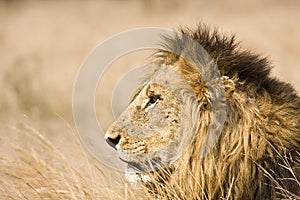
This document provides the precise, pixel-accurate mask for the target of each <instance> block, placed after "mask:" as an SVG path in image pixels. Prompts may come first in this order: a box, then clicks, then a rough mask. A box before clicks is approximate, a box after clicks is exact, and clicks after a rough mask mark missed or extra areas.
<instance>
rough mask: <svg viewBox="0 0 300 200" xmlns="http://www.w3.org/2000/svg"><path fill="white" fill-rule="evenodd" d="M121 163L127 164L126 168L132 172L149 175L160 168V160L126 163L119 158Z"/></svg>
mask: <svg viewBox="0 0 300 200" xmlns="http://www.w3.org/2000/svg"><path fill="white" fill-rule="evenodd" d="M120 160H122V161H123V162H125V163H127V164H128V167H129V168H131V169H132V170H134V171H136V173H139V174H143V173H150V172H153V171H157V170H159V169H161V168H162V166H163V165H162V162H161V158H159V157H157V158H152V159H150V160H147V161H143V162H134V161H127V160H124V159H122V158H120Z"/></svg>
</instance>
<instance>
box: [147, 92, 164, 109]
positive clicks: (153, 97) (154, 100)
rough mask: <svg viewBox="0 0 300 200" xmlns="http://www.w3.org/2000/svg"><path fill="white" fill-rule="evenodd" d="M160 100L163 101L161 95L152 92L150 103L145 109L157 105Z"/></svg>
mask: <svg viewBox="0 0 300 200" xmlns="http://www.w3.org/2000/svg"><path fill="white" fill-rule="evenodd" d="M159 100H162V98H161V95H159V94H154V92H153V91H150V95H149V101H148V102H147V104H146V106H145V108H147V107H149V106H151V105H153V104H155V103H157V102H158V101H159Z"/></svg>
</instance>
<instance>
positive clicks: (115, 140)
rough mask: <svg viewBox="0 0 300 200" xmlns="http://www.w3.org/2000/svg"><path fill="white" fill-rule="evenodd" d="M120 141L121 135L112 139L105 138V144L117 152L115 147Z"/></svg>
mask: <svg viewBox="0 0 300 200" xmlns="http://www.w3.org/2000/svg"><path fill="white" fill-rule="evenodd" d="M120 139H121V135H118V136H117V137H116V138H112V137H107V138H106V142H107V143H108V144H109V145H110V146H111V147H113V148H114V149H116V150H117V148H116V145H117V144H118V143H119V142H120Z"/></svg>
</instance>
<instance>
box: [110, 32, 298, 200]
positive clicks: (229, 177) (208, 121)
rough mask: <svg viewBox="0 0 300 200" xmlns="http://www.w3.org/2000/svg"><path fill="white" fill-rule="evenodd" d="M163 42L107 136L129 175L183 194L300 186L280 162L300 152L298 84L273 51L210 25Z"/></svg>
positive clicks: (263, 192)
mask: <svg viewBox="0 0 300 200" xmlns="http://www.w3.org/2000/svg"><path fill="white" fill-rule="evenodd" d="M195 42H196V44H195ZM164 47H165V48H164V49H163V50H159V51H158V52H157V53H156V54H155V57H154V60H153V62H152V63H151V65H150V66H151V67H150V70H149V73H148V76H147V77H146V79H145V81H144V82H143V84H142V85H141V86H140V88H138V89H137V90H136V92H135V94H134V95H133V97H132V99H131V100H130V102H129V105H128V107H127V109H126V110H125V111H124V112H123V113H122V114H121V115H120V117H119V118H118V119H117V121H115V122H114V123H113V124H112V125H111V126H110V128H109V129H108V130H107V132H106V135H105V137H106V140H107V142H108V143H109V144H110V145H111V146H112V147H113V148H115V149H116V151H117V152H118V155H119V158H120V159H121V160H122V161H124V162H126V163H128V169H127V172H126V176H127V178H128V180H130V181H141V182H142V183H144V184H145V185H146V186H147V187H148V188H149V190H150V191H151V192H153V193H155V194H157V195H161V196H164V195H166V193H168V195H169V197H170V198H171V196H172V197H177V198H181V199H214V198H221V197H223V198H225V197H226V198H227V197H229V198H237V199H240V198H249V197H250V198H265V197H266V198H271V197H276V195H277V194H276V189H275V188H276V187H277V188H278V185H279V186H281V187H284V188H285V189H287V190H288V191H292V192H299V190H298V191H297V189H295V188H296V187H294V185H295V184H291V183H290V182H283V181H279V180H281V179H282V178H293V177H292V176H293V175H292V174H291V172H288V171H287V170H285V169H283V168H282V167H281V168H280V167H278V166H279V165H280V163H282V161H279V160H280V157H282V156H283V154H286V153H288V154H290V155H292V156H293V158H294V157H295V156H296V157H298V158H299V154H298V153H297V152H299V151H300V119H299V116H300V98H299V97H298V96H297V94H296V92H295V91H294V89H293V88H292V87H291V86H290V85H288V84H285V83H282V82H279V81H277V79H274V78H271V77H270V76H269V71H270V67H269V64H268V62H267V60H266V59H265V58H261V57H260V56H258V55H256V54H252V53H249V52H247V51H241V50H239V49H238V48H237V45H236V43H235V42H234V37H223V36H220V35H219V34H218V33H217V32H216V31H215V32H210V31H208V29H207V28H206V27H204V26H200V27H199V28H198V29H197V30H195V31H189V30H188V31H187V30H181V34H177V35H176V36H175V37H166V38H165V45H164ZM204 50H206V51H204ZM206 52H208V53H206ZM215 69H217V70H215ZM295 152H296V153H295ZM293 161H294V160H293ZM278 163H279V164H278ZM291 163H292V164H291V166H290V167H291V168H292V169H293V170H295V172H296V176H298V177H294V178H299V171H298V170H299V164H297V163H296V164H294V162H291ZM266 174H268V175H269V176H268V175H266ZM274 180H275V181H274ZM291 185H292V186H291ZM290 186H291V187H290ZM298 187H299V188H300V185H298ZM294 189H295V190H294ZM168 191H173V192H172V194H170V192H168ZM174 191H175V192H174ZM274 191H275V192H274ZM280 195H282V194H280ZM277 197H278V196H277ZM279 197H280V196H279Z"/></svg>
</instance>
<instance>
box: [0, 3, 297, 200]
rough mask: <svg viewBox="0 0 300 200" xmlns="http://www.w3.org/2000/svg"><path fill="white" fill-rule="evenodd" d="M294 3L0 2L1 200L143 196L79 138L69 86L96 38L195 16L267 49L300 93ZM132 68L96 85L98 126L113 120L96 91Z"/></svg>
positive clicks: (170, 24) (131, 59)
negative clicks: (91, 152) (81, 142)
mask: <svg viewBox="0 0 300 200" xmlns="http://www.w3.org/2000/svg"><path fill="white" fill-rule="evenodd" d="M299 8H300V6H299V2H298V1H285V2H280V1H258V0H257V1H243V2H235V1H224V2H218V3H217V2H214V1H212V2H208V1H207V2H205V1H203V2H200V1H192V0H189V1H185V2H182V1H163V2H161V1H158V0H152V1H134V0H126V1H108V0H107V1H106V0H104V1H99V2H97V1H66V2H61V1H0V24H1V26H0V84H1V88H0V96H1V98H0V124H1V127H0V199H126V198H127V199H145V198H147V195H145V193H144V192H143V190H142V189H138V190H136V189H134V188H131V186H130V185H128V184H127V183H126V182H124V180H122V179H121V178H120V177H122V174H119V173H116V172H115V171H113V170H111V169H109V168H107V167H105V166H104V165H102V164H101V163H99V162H97V161H95V160H94V159H93V158H92V157H90V155H88V154H87V153H86V151H85V149H84V148H83V147H82V146H81V144H80V142H79V140H78V138H77V133H76V131H75V126H74V123H73V119H72V109H71V105H72V86H73V82H74V79H75V77H76V73H77V71H78V69H79V67H80V64H81V63H82V62H83V60H84V58H85V57H86V56H87V55H88V53H89V51H90V50H91V49H93V48H94V47H95V46H96V45H97V44H98V43H99V42H102V41H104V40H105V39H106V38H107V37H109V36H111V35H113V34H116V33H119V32H121V31H125V30H128V29H132V28H136V27H144V26H160V27H170V28H174V27H177V26H178V25H194V24H196V23H197V22H199V20H201V21H203V22H205V23H207V24H212V25H216V26H218V27H222V28H223V29H225V30H226V31H230V32H231V31H232V32H234V33H236V34H237V35H238V36H239V40H242V41H243V44H244V46H246V47H249V48H250V49H253V50H256V51H258V52H262V54H263V55H269V56H270V58H271V59H270V60H272V61H274V62H273V64H274V66H275V68H274V74H275V75H277V76H279V77H281V80H284V81H288V82H291V83H292V84H294V85H295V87H296V89H298V91H299V89H300V81H299V78H298V74H299V63H300V58H299V56H298V52H300V38H299V31H300V27H299V26H297V24H295V23H296V22H298V21H300V15H299ZM121 19H122V20H121ZM142 63H143V62H142ZM138 64H141V63H139V62H137V58H136V57H135V56H131V57H130V55H129V58H128V59H126V58H125V59H123V60H121V62H119V63H115V64H114V67H115V69H114V71H113V73H110V74H108V78H106V79H105V78H104V80H102V82H101V83H103V84H102V85H99V90H98V91H97V98H96V107H97V113H98V117H99V119H100V121H101V123H102V125H103V127H104V129H106V128H107V127H108V126H109V124H110V123H111V122H112V120H113V117H112V114H111V112H110V102H109V97H106V96H102V95H101V91H103V88H105V89H106V90H107V91H106V92H107V93H108V94H109V92H110V91H111V90H112V88H113V86H111V84H110V83H112V82H115V81H116V80H118V79H119V78H120V76H121V72H122V71H124V68H123V67H124V66H126V67H128V66H132V65H138ZM121 68H122V69H121ZM113 79H114V80H113ZM105 84H106V85H105ZM287 157H288V155H287ZM283 159H285V158H284V157H283ZM282 167H287V168H288V167H289V164H288V163H286V162H284V163H283V166H282ZM297 183H298V184H299V180H297ZM158 188H159V187H158ZM169 188H170V189H169V190H167V191H168V192H169V193H170V194H173V192H172V187H171V186H170V187H169ZM283 190H284V189H283ZM191 192H192V191H191ZM229 192H230V191H229ZM170 196H172V195H170ZM149 198H150V199H151V197H149ZM166 198H167V197H166ZM296 198H297V197H292V196H291V199H296ZM152 199H153V198H152Z"/></svg>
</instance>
